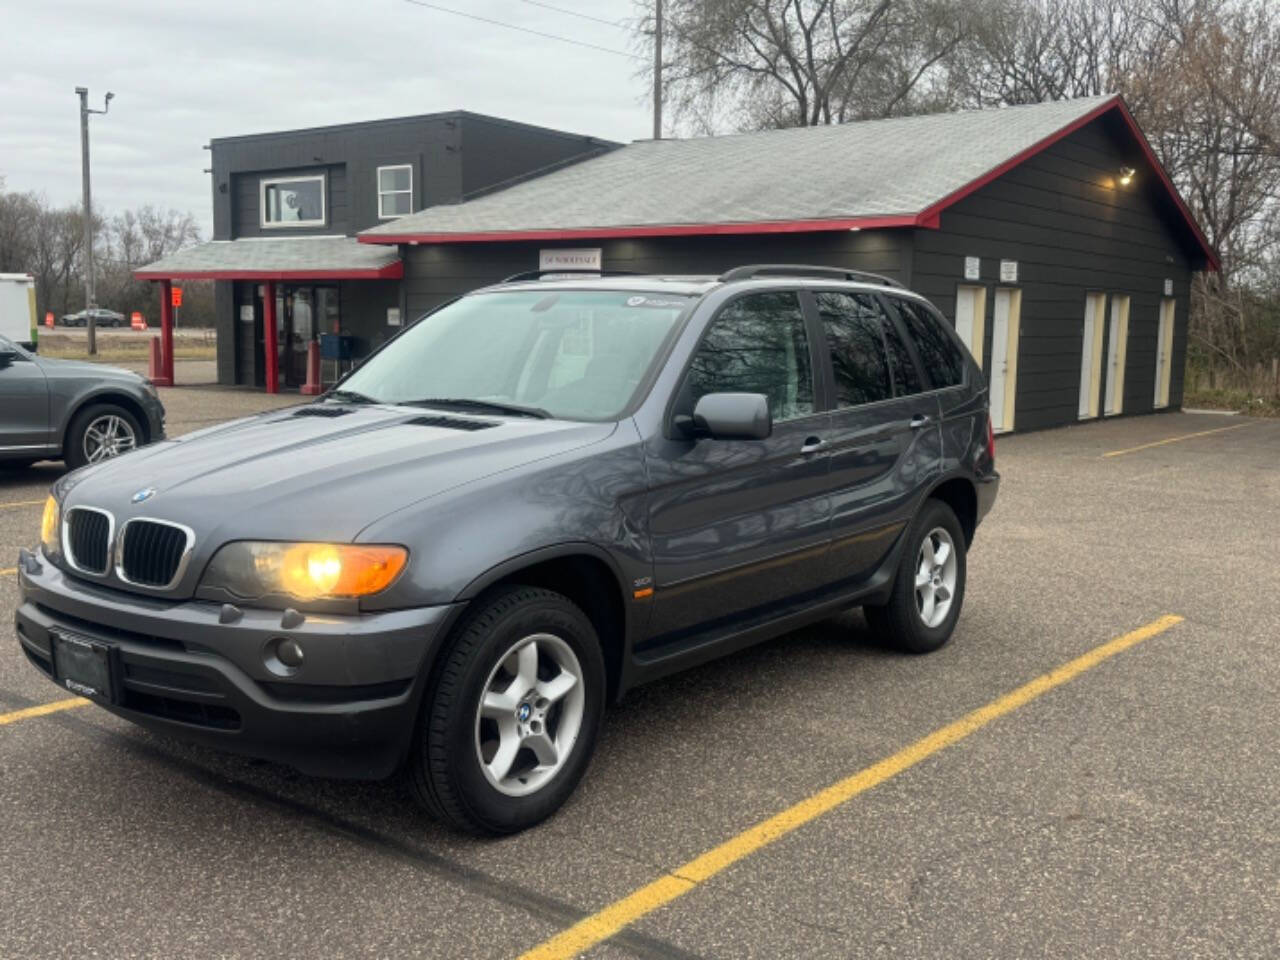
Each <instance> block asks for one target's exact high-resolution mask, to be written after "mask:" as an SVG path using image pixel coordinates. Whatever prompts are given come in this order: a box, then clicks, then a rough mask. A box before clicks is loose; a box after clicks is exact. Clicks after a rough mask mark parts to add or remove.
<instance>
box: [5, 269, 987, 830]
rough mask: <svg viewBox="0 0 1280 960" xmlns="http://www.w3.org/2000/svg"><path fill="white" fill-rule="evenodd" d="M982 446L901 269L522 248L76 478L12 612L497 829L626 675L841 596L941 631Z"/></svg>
mask: <svg viewBox="0 0 1280 960" xmlns="http://www.w3.org/2000/svg"><path fill="white" fill-rule="evenodd" d="M994 459H995V448H994V442H993V438H992V433H991V424H990V420H989V417H988V412H987V387H986V384H985V382H984V380H983V377H982V373H981V371H980V370H979V369H978V368H977V366H976V365H975V364H974V362H973V360H972V358H971V357H970V356H969V355H968V354H967V353H966V351H965V349H964V347H963V346H962V345H961V343H960V342H959V340H957V338H956V337H955V335H954V333H953V331H952V330H951V329H950V327H949V326H948V325H947V324H946V322H945V321H944V320H943V319H942V318H941V316H939V314H938V313H937V312H936V311H935V310H934V309H933V308H932V307H931V306H930V305H929V304H928V303H927V302H926V301H924V300H923V299H921V298H920V297H918V296H916V295H914V294H912V293H910V292H909V291H907V290H904V289H902V288H900V287H898V286H896V285H894V284H892V283H890V282H888V281H885V280H883V279H882V278H878V277H874V276H872V275H865V274H859V273H854V272H849V271H846V270H839V269H833V268H819V267H777V266H774V267H769V266H757V267H742V268H738V269H735V270H731V271H729V272H728V273H726V274H724V275H723V276H720V277H656V276H652V277H641V276H597V277H582V278H574V277H569V278H564V277H563V276H561V277H560V278H559V279H547V278H534V277H531V278H528V279H513V280H512V281H509V282H506V283H503V284H500V285H497V286H494V287H489V288H487V289H484V290H479V291H477V292H475V293H471V294H469V295H467V296H464V297H461V298H460V299H458V300H456V301H454V302H452V303H450V304H447V305H446V306H444V307H442V308H440V309H438V310H436V311H435V312H433V313H430V314H428V315H427V316H425V317H423V318H422V319H421V320H419V321H418V322H417V323H415V324H413V325H412V326H411V327H409V328H407V329H406V330H404V331H403V332H402V333H401V334H400V335H399V336H397V337H396V338H395V339H393V340H392V341H390V342H389V343H387V344H386V345H385V346H384V347H382V348H381V349H380V350H379V351H377V352H376V353H375V354H374V355H373V356H371V357H370V358H369V359H368V361H367V362H366V363H365V364H364V365H363V366H361V367H360V368H359V369H357V370H356V371H355V372H354V373H352V374H351V375H349V376H348V377H347V378H346V379H345V380H344V381H342V382H341V383H340V384H339V385H338V386H337V388H336V389H333V390H331V391H330V392H329V393H328V394H327V395H325V396H324V397H322V398H320V399H319V400H318V401H316V402H313V403H308V404H305V405H300V406H297V407H294V408H291V409H286V410H275V411H271V412H268V413H263V414H260V415H258V416H255V417H250V418H248V419H244V420H239V421H235V422H232V423H228V424H225V425H222V426H219V427H214V428H211V429H208V430H203V431H199V432H197V433H193V434H188V435H187V436H185V437H182V438H179V439H176V440H170V441H166V442H163V443H158V444H155V445H153V446H150V447H147V448H145V449H143V450H141V451H139V452H137V453H134V454H132V455H130V456H129V457H126V458H123V459H121V460H117V461H108V462H104V463H101V464H98V465H95V466H90V467H88V468H86V469H83V470H78V471H75V472H73V473H70V474H67V475H66V476H64V477H63V478H62V479H60V480H59V481H58V482H57V483H56V484H55V485H54V487H53V491H52V495H51V496H50V498H49V502H48V504H47V506H46V510H45V516H44V522H43V529H42V532H41V541H42V542H41V545H40V547H39V549H38V550H35V551H32V552H27V551H23V552H22V553H21V555H20V558H19V580H20V584H21V592H22V601H21V605H20V607H19V609H18V612H17V634H18V640H19V642H20V643H21V645H22V649H23V651H24V652H25V653H26V655H27V657H28V658H29V659H30V661H31V663H32V664H33V665H34V666H35V667H36V668H37V669H39V670H40V671H41V672H43V673H45V674H46V675H47V676H49V677H50V678H51V679H52V680H53V681H54V682H56V683H57V684H59V685H60V686H62V687H64V688H65V689H68V690H71V691H74V692H76V693H79V694H83V695H84V696H87V697H89V698H91V699H92V700H94V701H95V702H97V703H99V704H100V705H102V706H103V707H105V708H106V709H108V710H110V711H112V712H113V713H117V714H119V715H120V716H122V717H125V718H127V719H129V720H132V721H134V722H136V723H139V724H141V725H144V726H147V727H151V728H154V729H157V730H161V731H164V732H166V733H170V734H173V735H176V736H179V737H183V738H186V739H189V740H194V741H199V742H201V743H204V744H208V745H211V746H215V747H221V748H225V749H228V750H234V751H239V752H242V753H245V754H250V755H253V756H258V757H264V758H268V759H272V760H276V761H281V762H284V763H288V764H292V765H294V766H296V767H298V768H300V769H301V770H303V771H306V772H309V773H312V774H317V775H327V776H353V777H364V778H377V777H384V776H388V775H390V774H392V773H393V772H395V771H397V770H404V771H405V772H406V773H407V779H408V781H409V783H410V784H411V785H412V788H413V790H414V792H415V794H416V795H417V797H418V799H419V800H420V801H421V802H422V803H423V805H425V807H426V808H427V809H428V810H429V811H431V812H432V813H433V814H434V815H436V816H437V817H439V818H440V819H442V820H444V821H445V822H447V823H449V824H452V825H453V826H455V827H459V828H463V829H468V830H472V831H477V832H485V833H507V832H512V831H516V830H520V829H522V828H525V827H528V826H530V825H531V824H534V823H536V822H538V821H540V820H542V819H543V818H545V817H547V816H548V815H550V814H551V813H552V812H554V811H555V810H556V809H557V808H558V807H559V806H560V805H561V804H562V803H563V802H564V800H565V799H566V797H567V796H568V795H569V793H570V792H571V791H572V790H573V789H574V787H575V786H576V784H577V783H578V781H579V780H580V778H581V777H582V775H583V773H584V771H585V770H586V767H587V763H588V761H589V759H590V757H591V753H592V750H593V748H594V746H595V741H596V736H597V732H598V730H599V728H600V723H601V717H602V714H603V711H604V708H605V705H606V703H607V702H609V701H611V700H616V699H617V698H618V697H620V696H621V695H622V694H623V693H624V692H625V691H627V690H628V689H629V688H631V687H633V686H635V685H637V684H640V683H644V682H646V681H649V680H653V679H655V678H657V677H661V676H663V675H665V674H669V673H671V672H673V671H676V670H680V669H683V668H686V667H689V666H692V665H694V664H698V663H702V662H704V661H706V660H709V659H711V658H713V657H719V656H723V655H725V654H729V653H732V652H733V651H735V650H739V649H741V648H743V647H745V646H747V645H748V644H752V643H756V642H758V641H761V640H765V639H767V638H769V637H773V636H776V635H778V634H781V633H784V632H786V631H789V630H792V629H794V628H796V627H798V626H800V625H801V624H804V623H807V622H810V621H813V620H817V619H819V618H823V617H827V616H829V615H831V614H833V613H835V612H837V611H839V610H842V609H845V608H848V607H851V606H859V605H860V606H862V607H863V608H864V610H865V611H866V615H867V619H868V620H869V622H870V623H871V625H872V626H873V628H875V629H876V630H877V631H879V632H881V633H882V634H883V635H884V636H885V638H886V639H888V640H890V641H892V642H893V643H895V644H897V645H898V646H900V647H901V648H902V649H903V650H906V651H910V652H913V653H923V652H926V651H930V650H934V649H936V648H937V647H939V646H941V645H942V644H944V643H945V642H946V641H947V640H948V638H949V637H950V636H951V634H952V631H953V629H954V628H955V624H956V619H957V617H958V616H959V614H960V607H961V604H962V602H963V600H964V589H965V555H966V551H967V550H968V549H969V547H970V546H971V545H972V543H973V538H974V531H975V529H976V527H977V526H978V523H979V521H980V520H981V519H982V518H983V516H984V515H985V514H986V512H987V511H988V510H989V509H990V507H991V504H992V502H993V500H994V498H995V495H996V488H997V484H998V482H999V478H998V475H997V473H996V472H995V467H994Z"/></svg>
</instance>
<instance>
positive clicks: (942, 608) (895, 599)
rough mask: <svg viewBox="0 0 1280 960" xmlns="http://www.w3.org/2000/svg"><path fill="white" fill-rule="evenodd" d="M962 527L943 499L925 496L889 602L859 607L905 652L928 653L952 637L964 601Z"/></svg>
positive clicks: (905, 548)
mask: <svg viewBox="0 0 1280 960" xmlns="http://www.w3.org/2000/svg"><path fill="white" fill-rule="evenodd" d="M966 575H967V566H966V557H965V538H964V531H963V530H961V528H960V521H959V520H957V519H956V515H955V513H954V512H953V511H952V509H951V508H950V507H949V506H947V505H946V504H945V503H943V502H942V501H941V500H932V499H931V500H926V501H925V504H924V506H923V507H922V508H921V510H920V513H919V514H918V515H917V516H916V519H915V521H914V522H913V523H912V524H911V527H910V529H909V530H908V532H907V541H906V543H905V544H904V546H903V550H902V558H901V559H900V560H899V561H898V572H897V575H896V576H895V578H894V582H893V592H892V593H891V594H890V596H889V601H888V602H887V603H885V604H881V605H867V606H865V607H863V613H864V614H865V615H866V618H867V623H868V624H870V625H871V629H872V630H874V631H875V632H876V633H878V634H880V635H881V636H884V637H887V638H888V639H889V640H890V641H891V642H892V643H893V644H894V645H895V646H896V647H898V648H899V649H900V650H903V651H905V652H907V653H932V652H933V651H934V650H937V649H938V648H939V647H941V646H943V645H944V644H945V643H946V642H947V641H948V640H950V639H951V634H952V633H953V632H954V630H955V627H956V621H957V620H958V619H959V618H960V607H961V605H962V604H963V603H964V587H965V579H966Z"/></svg>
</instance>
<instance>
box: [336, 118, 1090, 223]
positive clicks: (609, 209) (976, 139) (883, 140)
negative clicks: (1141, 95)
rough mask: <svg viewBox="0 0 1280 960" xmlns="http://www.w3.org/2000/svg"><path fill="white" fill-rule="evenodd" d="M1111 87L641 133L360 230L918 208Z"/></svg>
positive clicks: (812, 215) (754, 219) (1032, 141)
mask: <svg viewBox="0 0 1280 960" xmlns="http://www.w3.org/2000/svg"><path fill="white" fill-rule="evenodd" d="M1112 99H1114V98H1112V97H1091V98H1083V99H1077V100H1063V101H1058V102H1056V103H1043V104H1034V105H1030V106H1019V107H1006V108H1004V109H999V110H974V111H968V112H964V113H941V114H930V115H924V116H914V117H901V118H894V119H888V120H872V121H866V122H862V123H847V124H842V125H838V126H826V127H801V128H795V129H789V130H770V131H764V132H760V133H744V134H734V135H730V136H720V137H702V138H696V139H690V140H658V141H653V140H647V141H641V142H637V143H633V144H630V145H628V146H625V147H622V148H621V149H619V150H615V151H612V152H610V153H607V154H604V155H603V156H600V157H597V158H594V159H590V160H584V161H582V162H581V163H577V164H574V165H572V166H569V167H567V168H565V169H563V170H559V171H556V172H553V173H549V174H547V175H545V176H542V177H538V178H535V179H533V180H529V181H526V182H524V183H521V184H518V185H516V186H513V187H510V188H508V189H506V190H502V191H500V192H498V193H494V194H491V195H488V196H484V197H480V198H477V199H475V200H470V201H467V202H465V203H459V204H453V205H446V206H436V207H429V208H428V209H426V210H423V211H421V212H419V213H414V214H410V215H409V216H406V217H402V218H400V219H398V220H394V221H392V222H390V223H386V224H381V225H379V226H377V227H373V228H371V229H369V230H365V231H363V232H362V233H361V237H362V238H363V239H365V240H366V241H374V242H376V241H378V240H379V239H381V238H387V240H388V241H390V239H391V238H393V237H413V236H415V235H416V236H433V237H434V236H438V235H448V234H466V233H496V232H524V231H543V230H565V231H568V230H587V229H592V228H617V227H654V226H676V225H695V224H696V225H707V224H729V223H760V222H769V221H776V222H791V221H804V220H842V219H859V218H872V217H894V216H907V215H917V214H919V213H921V212H922V211H924V210H927V209H928V208H929V207H930V206H932V205H933V204H935V203H937V202H939V201H940V200H942V199H944V198H945V197H947V196H948V195H950V194H951V193H953V192H955V191H956V190H959V189H961V188H963V187H964V186H966V185H967V184H969V183H971V182H972V181H974V180H976V179H978V178H980V177H981V176H983V175H984V174H986V173H988V172H990V171H991V170H993V169H995V168H997V167H999V166H1000V165H1001V164H1003V163H1005V162H1007V161H1009V160H1011V159H1013V158H1014V157H1016V156H1018V154H1020V153H1022V152H1023V151H1024V150H1027V149H1028V148H1030V147H1033V146H1035V145H1036V144H1038V143H1039V142H1040V141H1042V140H1044V139H1046V138H1048V137H1051V136H1052V135H1053V134H1055V133H1057V132H1059V131H1060V130H1062V129H1063V128H1065V127H1067V126H1069V125H1070V124H1072V123H1073V122H1075V121H1078V120H1080V119H1082V118H1083V117H1085V116H1086V115H1088V114H1090V113H1091V112H1093V111H1095V110H1097V109H1098V108H1100V107H1102V106H1103V105H1104V104H1106V103H1107V102H1108V101H1110V100H1112ZM440 239H447V237H441V238H440Z"/></svg>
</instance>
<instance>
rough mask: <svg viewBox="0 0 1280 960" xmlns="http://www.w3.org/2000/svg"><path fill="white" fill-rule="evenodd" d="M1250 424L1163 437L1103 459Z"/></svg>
mask: <svg viewBox="0 0 1280 960" xmlns="http://www.w3.org/2000/svg"><path fill="white" fill-rule="evenodd" d="M1251 426H1253V424H1252V423H1236V424H1232V425H1231V426H1229V427H1214V428H1213V429H1212V430H1200V431H1198V432H1196V433H1184V434H1182V435H1180V436H1177V437H1165V439H1163V440H1153V441H1151V442H1150V443H1140V444H1138V446H1136V447H1129V448H1128V449H1126V450H1111V451H1109V452H1108V453H1104V454H1103V456H1104V457H1121V456H1124V455H1125V454H1126V453H1137V452H1138V451H1139V450H1146V449H1149V448H1150V447H1163V446H1164V445H1165V444H1166V443H1178V442H1179V441H1181V440H1191V439H1192V438H1194V437H1207V436H1208V435H1209V434H1211V433H1225V432H1226V431H1227V430H1239V429H1240V428H1241V427H1251Z"/></svg>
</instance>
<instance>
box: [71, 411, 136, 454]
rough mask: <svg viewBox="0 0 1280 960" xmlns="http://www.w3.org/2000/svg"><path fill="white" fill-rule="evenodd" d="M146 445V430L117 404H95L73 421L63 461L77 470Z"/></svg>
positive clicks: (81, 412) (77, 415)
mask: <svg viewBox="0 0 1280 960" xmlns="http://www.w3.org/2000/svg"><path fill="white" fill-rule="evenodd" d="M143 443H144V440H143V434H142V427H140V426H139V425H138V420H137V418H136V417H134V415H133V414H132V413H130V412H129V411H128V410H126V409H124V408H123V407H118V406H116V405H115V404H113V403H95V404H92V405H91V406H88V407H85V409H83V410H81V411H80V412H79V413H77V414H76V417H75V419H74V420H73V421H71V428H70V429H69V430H68V431H67V440H66V448H65V449H64V450H63V451H62V458H63V459H64V460H65V461H66V462H67V466H68V467H70V468H71V469H72V470H74V469H76V468H77V467H83V466H84V465H85V464H88V463H99V462H101V461H103V460H110V459H111V458H112V457H118V456H119V455H120V454H122V453H128V452H129V451H130V450H134V449H136V448H138V447H140V446H142V445H143Z"/></svg>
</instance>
